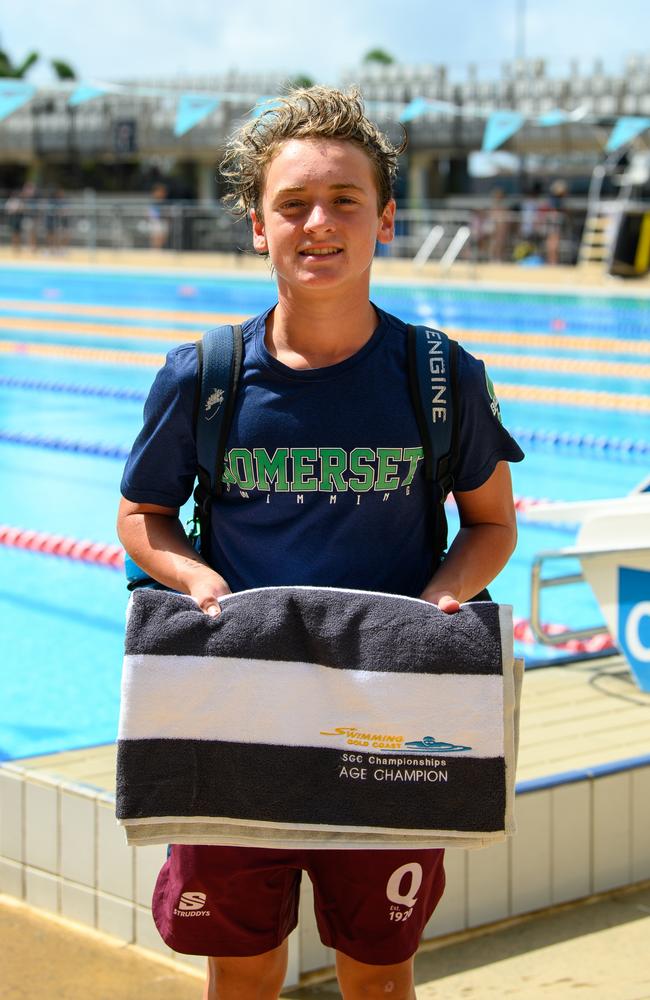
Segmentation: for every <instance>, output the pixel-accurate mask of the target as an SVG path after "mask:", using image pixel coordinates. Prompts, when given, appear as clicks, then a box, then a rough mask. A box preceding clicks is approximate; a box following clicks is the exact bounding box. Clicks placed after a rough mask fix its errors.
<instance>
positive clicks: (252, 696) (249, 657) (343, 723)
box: [117, 587, 523, 849]
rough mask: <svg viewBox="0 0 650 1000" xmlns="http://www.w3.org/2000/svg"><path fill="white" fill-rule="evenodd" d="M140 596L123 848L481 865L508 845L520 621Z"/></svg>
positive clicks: (319, 592) (301, 601)
mask: <svg viewBox="0 0 650 1000" xmlns="http://www.w3.org/2000/svg"><path fill="white" fill-rule="evenodd" d="M221 604H222V614H221V615H220V616H219V617H217V618H210V617H208V616H207V615H205V614H204V613H203V612H202V611H201V610H200V609H199V608H198V607H197V605H196V604H195V603H194V601H193V600H192V599H191V598H188V597H185V596H183V595H180V594H172V593H168V592H164V591H155V590H140V591H136V592H135V593H134V594H133V596H132V598H131V602H130V606H129V613H128V616H127V630H126V651H125V658H124V671H123V680H122V702H121V712H120V728H119V740H118V764H117V817H118V821H119V823H120V824H121V825H122V826H124V827H125V830H126V834H127V840H128V842H129V844H154V843H168V842H171V843H177V844H222V845H238V846H268V847H279V848H287V847H295V848H296V849H299V848H305V847H317V848H328V847H329V848H343V847H344V848H368V847H376V848H382V847H384V848H388V847H392V848H395V847H399V846H405V845H408V846H411V847H416V846H417V847H443V846H459V847H482V846H486V845H488V844H492V843H495V842H497V841H499V840H502V839H503V838H504V837H505V836H506V835H508V834H511V833H513V832H514V819H513V800H514V780H515V763H516V747H517V728H518V703H519V692H520V688H521V677H522V670H523V664H522V663H521V661H515V660H514V658H513V640H512V609H511V608H510V607H508V606H503V605H501V606H500V605H496V604H492V603H489V602H486V603H477V604H468V605H464V606H463V607H462V608H461V611H460V612H459V613H458V614H455V615H446V614H444V613H443V612H441V611H440V610H439V609H438V608H436V607H434V606H432V605H431V604H427V603H425V602H424V601H420V600H416V599H413V598H407V597H396V596H392V595H388V594H375V593H367V592H364V591H352V590H336V589H330V588H323V587H270V588H261V589H258V590H249V591H245V592H242V593H239V594H233V595H232V596H229V597H228V598H224V599H222V602H221Z"/></svg>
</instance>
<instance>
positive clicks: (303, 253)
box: [251, 139, 395, 294]
mask: <svg viewBox="0 0 650 1000" xmlns="http://www.w3.org/2000/svg"><path fill="white" fill-rule="evenodd" d="M262 212H263V217H262V218H260V217H259V216H258V214H257V213H256V212H255V211H252V212H251V219H252V222H253V245H254V247H255V249H256V250H257V251H258V253H267V252H268V254H269V256H270V258H271V262H272V264H273V266H274V268H275V270H276V273H277V277H278V285H279V287H280V288H282V286H283V284H284V285H285V287H287V288H293V289H295V290H298V289H299V288H304V289H321V290H343V288H346V287H348V286H353V285H355V284H358V286H359V288H360V289H361V288H362V287H365V288H366V294H367V285H368V282H369V276H370V266H371V264H372V258H373V255H374V251H375V243H376V241H379V242H380V243H389V242H390V240H392V238H393V232H394V216H395V202H394V201H390V202H389V203H388V204H387V205H386V207H385V208H384V209H383V210H382V211H381V213H378V209H377V183H376V180H375V172H374V168H373V165H372V163H371V161H370V159H369V157H368V156H367V155H366V154H365V153H364V152H363V150H362V149H360V148H359V147H358V146H356V145H355V144H354V143H351V142H346V141H344V140H340V139H290V140H289V141H287V142H285V143H283V145H282V146H281V147H280V149H279V152H278V153H277V154H276V156H275V157H274V158H273V160H271V162H270V164H269V166H268V168H267V172H266V179H265V185H264V192H263V195H262Z"/></svg>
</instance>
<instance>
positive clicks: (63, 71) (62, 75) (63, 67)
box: [50, 59, 77, 80]
mask: <svg viewBox="0 0 650 1000" xmlns="http://www.w3.org/2000/svg"><path fill="white" fill-rule="evenodd" d="M50 66H51V67H52V69H53V70H54V72H55V73H56V78H57V80H76V79H77V74H76V73H75V71H74V70H73V68H72V66H71V65H70V63H67V62H64V61H63V59H51V60H50Z"/></svg>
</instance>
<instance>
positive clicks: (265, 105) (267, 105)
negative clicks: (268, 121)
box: [249, 96, 280, 118]
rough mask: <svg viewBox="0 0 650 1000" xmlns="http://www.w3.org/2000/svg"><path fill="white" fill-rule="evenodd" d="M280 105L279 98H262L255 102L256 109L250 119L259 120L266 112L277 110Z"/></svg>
mask: <svg viewBox="0 0 650 1000" xmlns="http://www.w3.org/2000/svg"><path fill="white" fill-rule="evenodd" d="M279 104H280V101H279V99H278V98H277V97H269V96H266V97H260V98H259V100H257V101H255V107H254V108H253V110H252V111H251V113H250V115H249V117H250V118H259V116H260V115H263V114H264V113H265V112H266V111H273V109H274V108H277V107H278V106H279Z"/></svg>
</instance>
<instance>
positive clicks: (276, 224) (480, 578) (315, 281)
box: [118, 87, 523, 1000]
mask: <svg viewBox="0 0 650 1000" xmlns="http://www.w3.org/2000/svg"><path fill="white" fill-rule="evenodd" d="M398 152H399V150H397V149H396V148H395V147H394V146H392V145H391V143H390V142H389V141H388V140H387V139H386V137H385V136H383V135H382V134H381V133H380V132H379V131H378V130H377V129H376V128H375V127H374V126H373V125H372V124H371V122H369V121H368V119H367V118H366V117H365V115H364V111H363V105H362V102H361V99H360V97H359V95H358V94H356V93H352V94H351V95H344V94H342V93H340V92H339V91H336V90H332V89H329V88H323V87H315V88H311V89H309V90H304V91H294V92H293V93H291V94H290V95H289V96H288V97H287V98H285V99H284V100H283V101H282V102H281V103H280V104H279V106H277V107H274V108H273V109H272V110H270V111H269V112H267V113H266V114H264V115H262V116H261V117H259V118H257V119H255V120H253V121H251V122H248V123H247V124H246V125H244V126H243V127H242V128H241V129H240V130H239V131H238V132H237V133H236V134H235V136H234V137H233V139H232V140H231V143H230V146H229V149H228V151H227V154H226V157H225V161H224V164H223V165H222V171H223V173H224V175H225V177H226V178H227V179H228V181H229V183H230V185H231V191H232V194H231V201H232V203H233V204H234V205H235V206H236V207H237V208H238V209H239V210H240V212H242V213H246V214H248V215H249V216H250V219H251V222H252V228H253V245H254V247H255V250H256V251H257V252H258V253H261V254H268V255H269V257H270V260H271V263H272V265H273V268H274V271H275V274H276V278H277V284H278V302H277V304H276V305H275V307H273V308H272V309H270V310H268V311H267V312H265V313H264V314H262V315H261V316H259V317H256V318H254V319H252V320H248V321H247V322H246V323H245V324H244V359H243V363H242V372H241V377H240V382H239V388H238V392H237V399H236V405H235V409H234V413H233V419H232V424H231V428H230V432H229V438H228V442H227V447H226V457H225V468H226V474H225V481H226V482H229V483H230V487H227V488H226V489H224V492H223V494H222V496H221V497H220V499H219V500H218V501H217V502H216V503H215V504H214V506H213V515H212V539H211V546H210V553H211V556H210V558H211V565H210V566H208V565H207V564H206V563H205V562H204V561H203V560H202V559H201V557H200V556H199V555H197V553H196V552H195V551H194V550H193V549H192V548H191V546H190V545H189V543H188V541H187V539H186V537H185V534H184V532H183V529H182V527H181V524H180V522H179V520H178V510H179V507H180V506H181V505H182V504H183V503H184V502H185V501H186V500H187V498H188V497H189V495H190V492H191V489H192V484H193V481H194V475H195V470H196V449H195V444H194V437H193V419H192V411H193V400H194V392H195V388H194V387H195V377H196V351H195V348H194V345H191V344H186V345H182V346H180V347H178V348H176V349H175V350H172V351H171V352H170V354H169V356H168V359H167V363H166V365H165V367H164V368H163V369H162V371H161V372H160V373H159V374H158V376H157V378H156V382H155V384H154V387H153V389H152V391H151V394H150V397H149V400H148V402H147V404H146V407H145V425H144V428H143V431H142V432H141V434H140V435H139V437H138V439H137V441H136V443H135V445H134V448H133V451H132V454H131V457H130V459H129V461H128V463H127V467H126V470H125V473H124V478H123V481H122V493H123V500H122V503H121V507H120V515H119V521H118V530H119V533H120V538H121V540H122V542H123V543H124V545H125V547H126V549H127V551H128V552H129V553H130V554H131V556H132V557H133V558H134V559H135V561H136V562H137V563H138V564H139V565H140V566H141V567H143V568H144V569H145V570H147V572H149V573H150V574H151V575H152V576H153V577H154V578H156V579H157V580H160V581H161V582H162V583H164V584H166V585H167V586H169V587H171V588H173V589H174V590H178V591H180V592H182V593H186V594H190V595H191V596H192V597H194V598H195V600H196V601H197V602H198V603H199V605H200V606H201V608H203V610H204V611H205V612H206V613H207V614H210V615H217V614H219V604H218V601H219V598H220V597H221V596H223V595H225V594H228V593H230V592H231V591H238V590H244V589H247V588H251V587H260V586H272V585H282V584H285V585H286V584H295V585H300V584H302V585H315V586H333V587H348V588H354V589H361V590H375V591H388V592H392V593H397V594H403V595H407V596H412V597H421V598H423V599H424V600H426V601H429V602H431V603H432V604H437V605H438V607H439V608H441V609H442V610H444V611H446V612H449V613H454V612H456V611H458V610H459V607H460V602H462V601H467V600H469V599H470V598H471V597H472V596H473V595H475V594H477V593H478V592H479V591H481V590H482V588H484V587H485V586H486V584H487V583H489V581H490V580H492V579H493V578H494V576H496V574H497V573H498V572H499V570H500V569H501V568H502V567H503V566H504V564H505V563H506V561H507V559H508V557H509V556H510V554H511V552H512V550H513V548H514V544H515V538H516V527H515V515H514V508H513V501H512V488H511V484H510V477H509V470H508V466H507V464H506V463H507V462H508V461H519V460H521V458H522V457H523V456H522V453H521V451H520V449H519V448H518V446H517V445H516V444H515V442H514V441H513V440H512V438H510V436H509V435H508V434H507V432H506V431H505V430H504V429H503V428H502V426H501V423H500V418H499V411H498V405H497V404H496V401H495V400H494V399H493V398H492V397H491V393H490V390H489V388H488V380H487V379H486V375H485V371H484V368H483V365H482V364H481V363H480V362H478V361H476V360H475V359H473V358H472V357H471V356H470V355H468V354H466V353H465V352H464V351H462V350H459V360H458V376H459V388H460V391H459V397H460V398H459V406H460V410H461V415H460V455H459V460H458V463H457V466H456V469H455V484H456V485H455V488H454V494H455V498H456V501H457V504H458V509H459V513H460V520H461V528H460V531H459V533H458V535H457V536H456V538H455V540H454V542H453V545H452V546H451V548H450V550H449V552H448V554H447V555H446V557H445V559H444V562H441V557H442V555H443V553H442V552H436V551H434V548H435V541H434V538H435V534H434V525H433V523H432V512H431V509H430V508H431V503H430V494H429V491H428V488H427V485H426V483H425V481H424V477H423V474H422V461H421V459H422V441H421V437H420V434H419V432H418V427H417V423H416V418H415V415H414V412H413V408H412V405H411V401H410V398H409V388H408V378H407V370H406V349H405V334H406V327H405V325H404V324H403V323H402V322H401V321H400V320H398V319H396V318H395V317H392V316H389V315H388V314H387V313H384V312H383V311H381V310H379V309H376V308H375V307H374V306H373V305H372V304H371V302H370V299H369V286H370V268H371V263H372V258H373V254H374V250H375V245H376V243H377V242H379V243H388V242H390V240H391V239H392V237H393V225H394V215H395V202H394V200H393V198H392V181H393V178H394V175H395V171H396V163H397V154H398ZM442 856H443V852H442V851H439V850H429V851H414V850H410V849H407V850H399V851H329V850H321V851H302V852H287V851H282V850H278V849H251V848H229V847H223V848H221V847H191V846H178V845H177V846H173V847H172V848H171V854H170V857H169V859H168V861H167V862H166V864H165V865H164V866H163V869H162V871H161V873H160V876H159V878H158V882H157V885H156V890H155V893H154V902H153V909H154V916H155V918H156V922H157V925H158V928H159V930H160V932H161V934H162V936H163V937H164V939H165V941H166V942H167V943H168V944H169V945H170V947H172V948H174V949H175V950H177V951H181V952H188V953H194V954H207V955H209V956H211V957H210V958H209V960H208V983H207V986H206V992H205V997H206V998H208V1000H215V998H219V1000H230V998H235V997H236V998H238V1000H241V998H248V997H255V998H260V1000H267V998H268V1000H271V998H275V997H277V996H278V992H279V990H280V988H281V984H282V981H283V977H284V972H285V967H286V947H287V946H286V937H287V935H288V934H289V932H290V931H291V930H292V928H293V927H294V926H295V922H296V918H297V898H298V889H299V882H300V877H301V871H302V869H304V870H306V871H308V872H309V875H310V877H311V879H312V881H313V883H314V893H315V901H316V911H317V919H318V926H319V930H320V934H321V938H322V940H323V942H324V943H325V944H327V945H328V946H330V947H333V948H334V949H335V950H336V958H337V973H338V977H339V982H340V986H341V990H342V993H343V995H344V996H345V997H346V998H356V997H362V996H363V997H369V996H374V995H375V994H376V995H377V996H384V995H386V994H390V995H391V997H393V998H394V1000H398V998H412V997H414V995H415V994H414V989H413V967H412V958H413V955H414V953H415V951H416V949H417V945H418V941H419V937H420V935H421V933H422V930H423V928H424V926H425V924H426V923H427V921H428V919H429V917H430V915H431V913H432V912H433V910H434V908H435V906H436V904H437V902H438V900H439V898H440V896H441V895H442V891H443V888H444V872H443V867H442ZM396 882H397V884H398V885H399V886H401V889H400V891H402V892H408V894H409V896H410V897H411V898H412V897H416V901H415V903H414V906H413V910H412V913H411V914H410V915H409V917H408V919H404V920H402V921H394V920H390V917H389V906H390V904H389V899H388V898H387V891H390V890H389V889H387V887H389V886H394V885H395V884H396ZM197 891H200V892H202V893H203V898H206V899H207V900H208V903H209V909H210V914H209V917H208V918H206V919H202V920H184V919H183V916H184V913H183V910H182V909H180V908H179V901H180V900H181V897H182V895H183V893H184V892H197ZM208 903H206V904H205V905H206V907H207V906H208Z"/></svg>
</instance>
